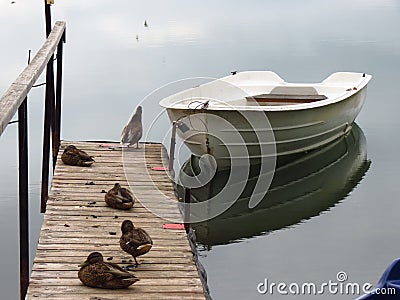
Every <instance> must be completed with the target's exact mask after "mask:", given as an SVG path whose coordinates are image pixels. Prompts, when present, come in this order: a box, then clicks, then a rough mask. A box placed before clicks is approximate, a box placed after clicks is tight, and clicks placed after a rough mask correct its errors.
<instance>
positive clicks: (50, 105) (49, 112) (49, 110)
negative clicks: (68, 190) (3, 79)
mask: <svg viewBox="0 0 400 300" xmlns="http://www.w3.org/2000/svg"><path fill="white" fill-rule="evenodd" d="M53 57H54V55H52V56H51V58H50V60H49V62H48V63H47V69H46V96H45V108H44V129H43V156H42V157H43V162H42V194H41V201H40V212H41V213H44V212H46V203H47V198H48V195H49V190H48V188H49V163H50V127H51V125H52V123H53V121H52V119H53V118H52V116H53V115H54V70H53V61H54V58H53ZM53 128H54V126H53Z"/></svg>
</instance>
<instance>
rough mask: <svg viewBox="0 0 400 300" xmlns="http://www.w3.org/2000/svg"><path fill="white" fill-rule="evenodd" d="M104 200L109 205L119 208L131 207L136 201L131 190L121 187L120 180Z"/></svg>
mask: <svg viewBox="0 0 400 300" xmlns="http://www.w3.org/2000/svg"><path fill="white" fill-rule="evenodd" d="M104 200H105V201H106V203H107V205H108V206H110V207H112V208H118V209H130V208H131V207H132V206H133V204H134V203H135V197H134V196H133V195H132V193H131V191H130V190H129V189H126V188H123V187H121V185H120V184H119V183H118V182H117V183H116V184H114V187H113V188H112V189H111V190H109V191H108V192H107V193H106V194H105V196H104Z"/></svg>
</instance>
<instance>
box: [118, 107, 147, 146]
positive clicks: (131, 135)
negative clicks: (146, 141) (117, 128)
mask: <svg viewBox="0 0 400 300" xmlns="http://www.w3.org/2000/svg"><path fill="white" fill-rule="evenodd" d="M142 134H143V126H142V107H141V106H138V108H137V109H136V112H135V114H134V115H133V116H132V118H131V119H130V121H129V123H128V124H127V125H126V126H125V127H124V130H122V134H121V143H122V144H128V147H130V146H132V145H134V144H136V148H139V140H140V139H141V138H142Z"/></svg>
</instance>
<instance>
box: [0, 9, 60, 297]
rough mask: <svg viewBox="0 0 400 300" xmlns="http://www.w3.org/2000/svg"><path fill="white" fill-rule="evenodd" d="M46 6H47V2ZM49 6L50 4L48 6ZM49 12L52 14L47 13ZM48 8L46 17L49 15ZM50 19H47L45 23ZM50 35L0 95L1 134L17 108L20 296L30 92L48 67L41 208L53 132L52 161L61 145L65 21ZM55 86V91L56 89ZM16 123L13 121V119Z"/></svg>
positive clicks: (25, 256)
mask: <svg viewBox="0 0 400 300" xmlns="http://www.w3.org/2000/svg"><path fill="white" fill-rule="evenodd" d="M46 7H47V6H46ZM46 9H47V8H46ZM48 16H50V14H49V15H48ZM48 16H47V12H46V21H47V20H48V19H47V17H48ZM47 24H50V22H46V25H47ZM46 27H47V28H46V35H47V39H46V41H45V43H44V44H43V46H42V47H41V48H40V50H39V51H38V52H37V53H36V55H35V56H34V57H33V59H32V60H31V61H29V62H28V66H27V67H26V68H25V69H24V70H23V71H22V73H21V74H20V75H19V76H18V77H17V79H16V80H15V81H14V82H13V83H12V84H11V86H10V87H9V88H8V90H7V91H6V92H5V94H4V95H3V96H2V97H1V98H0V136H1V135H2V133H3V132H4V130H5V129H6V127H7V125H8V124H9V123H10V121H11V119H12V118H13V116H14V115H15V114H16V113H17V111H18V121H16V122H18V160H19V161H18V164H19V170H18V179H19V185H18V189H19V256H20V298H21V299H24V298H25V295H26V291H27V289H28V285H29V211H28V113H27V102H28V97H27V95H28V93H29V91H30V90H31V88H32V87H33V86H34V84H35V82H36V80H37V79H38V78H39V76H40V75H41V74H42V72H43V71H44V69H45V68H46V83H45V84H46V93H45V108H44V109H45V113H44V133H43V134H44V137H43V162H42V194H41V212H44V211H45V210H46V202H47V198H48V183H49V164H50V134H51V137H52V138H51V139H52V150H53V151H52V155H53V162H55V161H56V157H57V153H58V149H59V145H60V124H61V123H60V120H61V86H62V84H61V81H62V55H63V43H65V28H66V24H65V22H61V21H58V22H56V23H55V25H54V27H53V29H52V30H49V28H50V29H51V27H49V26H46ZM56 51H57V56H56V61H57V74H56V89H54V67H53V65H54V53H55V52H56ZM54 90H55V92H54ZM13 123H14V122H13ZM53 167H54V165H53Z"/></svg>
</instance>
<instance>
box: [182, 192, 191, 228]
mask: <svg viewBox="0 0 400 300" xmlns="http://www.w3.org/2000/svg"><path fill="white" fill-rule="evenodd" d="M190 198H191V196H190V188H186V187H185V195H184V198H183V200H184V202H185V209H184V211H183V223H184V226H185V230H186V233H189V229H190V202H191V201H190Z"/></svg>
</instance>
